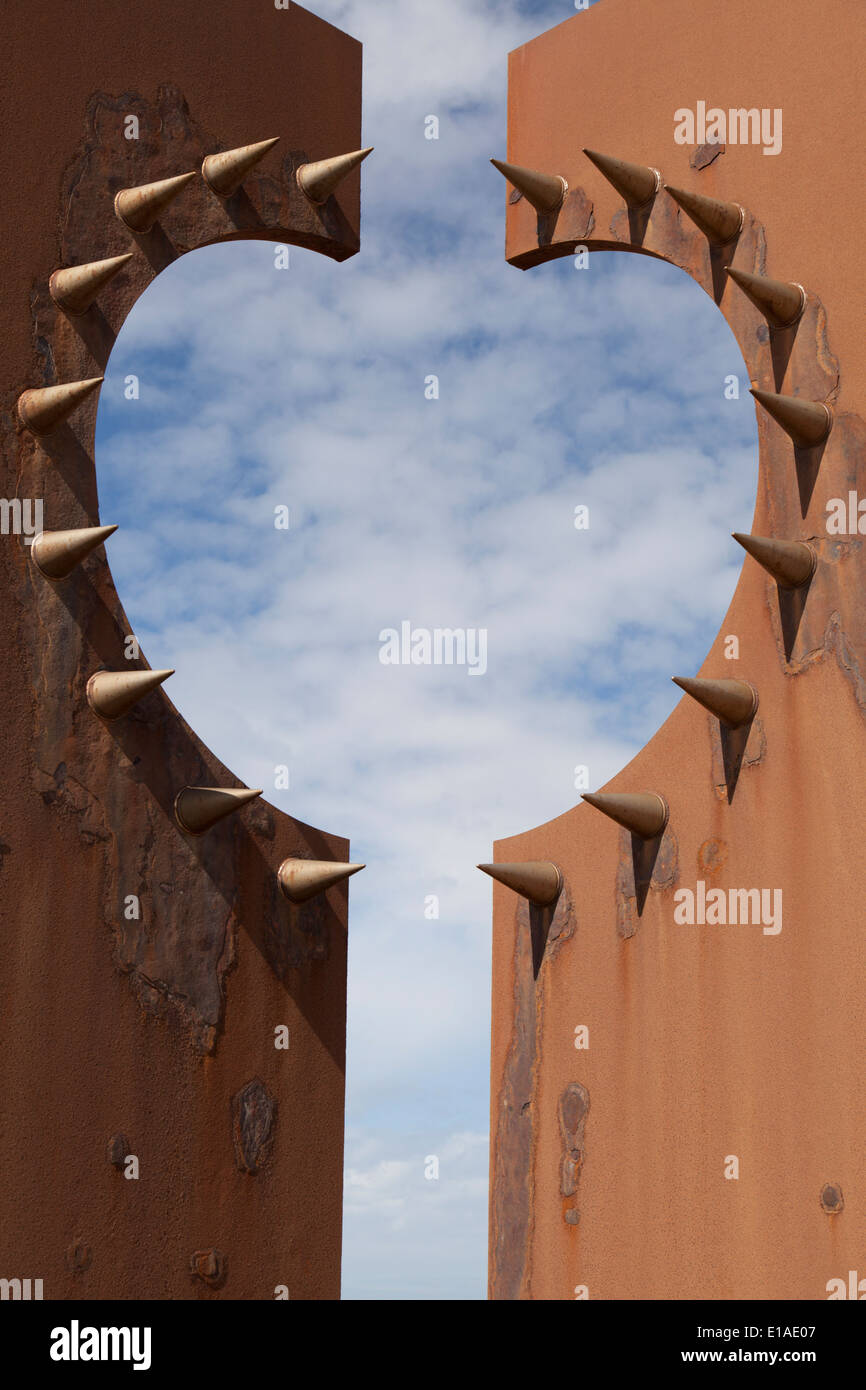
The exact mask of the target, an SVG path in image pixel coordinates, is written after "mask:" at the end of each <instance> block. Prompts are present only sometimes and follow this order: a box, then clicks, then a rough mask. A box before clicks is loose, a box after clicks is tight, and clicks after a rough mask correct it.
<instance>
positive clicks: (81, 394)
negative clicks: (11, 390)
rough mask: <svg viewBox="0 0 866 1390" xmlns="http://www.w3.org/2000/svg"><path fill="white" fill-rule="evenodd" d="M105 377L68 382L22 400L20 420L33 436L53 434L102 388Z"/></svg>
mask: <svg viewBox="0 0 866 1390" xmlns="http://www.w3.org/2000/svg"><path fill="white" fill-rule="evenodd" d="M104 380H105V378H104V377H101V376H91V377H88V378H87V379H86V380H85V381H65V382H63V383H62V384H61V385H60V386H39V387H34V389H33V390H31V391H22V393H21V395H20V396H19V397H18V418H19V419H20V421H21V423H22V425H24V426H25V427H26V428H27V429H28V430H29V431H30V433H31V434H50V433H51V431H52V430H56V429H57V427H58V425H62V424H63V421H64V420H65V419H66V418H67V416H69V415H71V414H72V412H73V410H75V409H77V407H78V406H79V405H81V402H82V401H83V400H86V398H87V397H88V396H89V395H90V394H91V392H92V391H95V390H96V388H97V387H98V386H101V385H102V383H103V381H104Z"/></svg>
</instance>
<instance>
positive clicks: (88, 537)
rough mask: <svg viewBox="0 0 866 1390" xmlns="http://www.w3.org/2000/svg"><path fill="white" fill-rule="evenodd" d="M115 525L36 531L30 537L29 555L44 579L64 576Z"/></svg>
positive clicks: (113, 530) (100, 543)
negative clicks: (36, 534) (31, 540)
mask: <svg viewBox="0 0 866 1390" xmlns="http://www.w3.org/2000/svg"><path fill="white" fill-rule="evenodd" d="M116 530H117V527H116V526H82V527H80V528H79V529H78V530H76V531H40V532H39V535H38V536H34V537H33V544H32V545H31V546H30V558H31V560H32V561H33V563H34V565H35V566H36V568H37V569H38V570H39V572H40V574H44V575H45V578H46V579H65V578H66V576H67V575H68V574H71V573H72V571H73V570H74V569H75V567H76V565H80V564H81V561H82V560H83V559H85V557H86V556H88V555H89V554H90V552H91V550H96V548H97V546H100V545H102V543H103V541H107V540H108V537H109V536H113V535H114V533H115V531H116Z"/></svg>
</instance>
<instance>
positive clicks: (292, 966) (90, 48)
mask: <svg viewBox="0 0 866 1390" xmlns="http://www.w3.org/2000/svg"><path fill="white" fill-rule="evenodd" d="M4 32H5V37H6V48H7V57H8V61H7V62H6V64H5V67H4V75H3V82H2V91H0V122H2V126H3V130H4V138H3V142H2V147H0V183H2V187H3V189H4V196H3V213H2V215H3V223H4V228H3V245H4V267H3V280H2V321H3V335H2V341H0V433H2V444H3V449H2V482H0V492H2V494H3V496H4V498H6V499H7V500H9V499H16V498H18V499H38V498H41V499H43V504H44V526H45V528H46V530H59V529H66V528H73V527H83V526H93V525H97V524H99V523H101V522H103V521H104V520H105V519H104V518H101V517H100V516H99V508H98V496H97V471H96V468H95V464H94V457H93V434H94V422H95V418H96V407H97V397H96V396H91V397H90V398H89V399H88V400H87V401H86V402H85V403H84V404H83V405H82V406H80V407H79V408H78V410H77V411H76V412H75V413H74V414H73V415H72V416H71V417H70V418H69V420H68V421H66V423H65V424H63V425H61V426H60V428H59V429H57V430H56V431H54V432H53V433H51V434H50V435H46V436H45V437H43V438H39V439H37V438H36V437H34V436H33V435H32V434H30V433H28V432H27V431H26V430H24V429H23V428H22V426H21V423H20V421H19V420H18V417H17V413H16V408H15V407H16V400H17V397H18V395H19V394H20V393H21V392H22V391H24V390H25V389H27V388H40V387H44V386H47V385H52V384H54V383H57V382H67V381H74V380H78V379H84V378H90V377H95V376H99V375H101V373H102V371H103V369H104V366H105V363H106V361H107V358H108V354H109V352H110V349H111V345H112V343H113V341H114V339H115V337H116V335H117V333H118V331H119V329H120V327H121V325H122V323H123V320H124V318H125V316H126V314H127V313H128V312H129V309H130V308H131V306H132V304H133V303H134V302H135V300H136V298H137V297H138V295H139V294H140V293H141V292H142V291H143V290H144V289H145V287H146V286H147V285H148V284H149V283H150V281H151V280H152V279H153V277H154V276H155V275H156V274H157V273H158V272H159V270H161V269H162V268H163V267H164V266H166V265H167V264H169V263H170V262H171V261H172V260H173V259H174V258H175V257H176V256H177V255H180V254H183V253H184V252H185V251H187V250H189V249H192V248H194V247H197V246H202V245H205V244H207V243H209V242H215V241H223V240H229V239H235V238H242V237H260V238H264V239H266V240H268V241H274V242H292V243H295V244H299V245H303V246H307V247H311V248H313V249H315V250H319V251H321V252H323V253H324V254H326V255H328V256H331V257H333V258H334V259H335V260H342V259H345V258H346V257H348V256H350V255H352V254H353V253H354V252H355V251H357V249H358V217H359V178H358V174H357V173H354V174H352V175H350V176H349V177H348V178H347V180H346V181H345V183H344V184H342V185H341V187H340V188H339V190H338V191H337V193H336V194H335V196H334V197H332V198H331V199H330V200H329V202H328V203H327V204H325V205H324V206H322V207H313V206H312V205H311V204H310V202H309V201H308V200H307V199H306V198H305V197H304V195H303V193H302V192H301V191H300V189H298V187H297V186H296V182H295V179H294V169H295V168H297V166H298V165H299V164H301V163H303V162H305V161H309V160H318V159H322V158H328V157H330V156H332V155H336V154H340V153H342V152H347V151H352V150H356V149H358V147H359V146H360V144H361V138H360V136H361V129H360V81H361V52H360V46H359V45H358V44H357V43H356V42H355V41H354V40H353V39H351V38H349V37H347V36H346V35H344V34H342V33H340V32H339V31H338V30H337V29H335V28H333V27H332V26H331V25H329V24H326V23H325V22H323V21H322V20H319V19H317V18H315V17H314V16H312V15H311V14H309V13H307V12H306V11H305V10H303V9H301V8H300V6H298V5H295V4H292V5H291V7H290V8H288V9H286V10H278V9H277V8H276V7H275V6H274V5H273V4H266V5H257V6H250V5H246V4H242V3H239V0H212V3H209V4H208V5H207V6H206V7H205V9H204V10H202V9H201V8H200V7H198V6H188V5H180V4H178V3H175V0H151V3H149V4H147V5H130V6H123V5H120V6H119V5H117V4H114V3H109V0H91V3H88V4H87V5H86V6H82V7H79V8H77V9H76V11H75V13H74V15H73V14H72V12H71V11H70V8H69V6H68V5H65V4H62V3H60V0H46V2H45V3H44V4H40V5H38V6H36V7H33V6H30V5H26V4H24V3H18V4H16V5H15V7H14V10H13V12H12V13H6V14H5V15H4ZM127 116H137V117H138V121H139V138H138V139H127V138H125V133H124V132H125V118H126V117H127ZM276 135H278V136H280V137H281V138H280V142H279V144H278V145H276V146H275V147H274V148H273V149H272V150H269V151H268V152H267V155H266V156H265V158H263V159H262V161H261V162H260V163H259V164H258V165H257V166H256V167H255V168H254V169H253V170H251V172H250V174H249V175H248V177H247V178H246V179H245V180H244V183H243V185H242V187H241V189H240V190H239V191H238V192H237V193H236V194H234V195H233V196H232V197H231V198H228V199H225V200H222V199H220V198H218V197H217V196H216V195H215V194H214V193H213V192H211V191H210V190H209V189H208V187H207V186H206V184H205V183H204V182H203V180H202V179H201V177H200V174H198V173H197V174H196V177H195V179H193V180H191V181H190V182H189V184H187V185H186V186H185V187H184V188H183V189H182V190H181V191H180V192H179V194H178V196H177V197H176V198H175V199H174V201H173V202H172V203H171V204H170V205H169V206H168V207H167V208H166V209H165V211H164V212H163V213H162V214H161V215H160V218H159V220H158V222H157V224H156V225H155V226H154V228H153V229H152V231H149V232H147V233H144V234H141V235H136V234H133V233H131V232H130V231H129V230H128V229H127V228H126V227H125V226H124V225H123V223H122V222H121V221H120V220H118V218H116V217H115V215H114V208H113V202H114V195H115V193H116V192H117V191H118V190H119V189H122V188H129V187H133V186H136V185H140V184H144V183H150V182H153V181H156V180H160V179H164V178H169V177H171V176H173V175H176V174H182V173H186V172H188V171H191V170H196V171H198V170H200V167H201V163H202V159H203V158H204V156H205V155H207V154H210V153H214V152H216V151H220V150H228V149H232V148H235V147H237V146H241V145H244V144H249V143H251V142H255V141H258V140H262V139H268V138H270V137H272V136H276ZM130 251H131V252H134V257H133V259H132V260H131V261H130V262H129V263H128V264H127V265H126V266H125V267H123V268H122V270H121V271H120V273H119V274H117V275H116V276H115V278H113V279H112V280H111V281H110V283H108V284H107V285H106V286H105V288H104V289H103V290H102V291H101V293H100V294H99V295H98V297H97V299H96V302H95V303H94V304H93V305H92V306H91V308H89V309H88V310H87V312H86V313H85V314H83V315H79V316H67V315H66V314H64V313H63V312H62V311H61V310H60V309H59V308H58V307H57V305H56V304H55V303H54V301H53V300H52V298H51V296H50V294H49V279H50V276H51V274H52V272H53V271H55V270H56V269H58V268H59V267H63V266H74V265H78V264H82V263H85V262H91V261H97V260H101V259H104V258H106V257H112V256H119V255H123V254H125V253H127V252H130ZM335 273H338V272H337V271H336V269H335ZM134 466H135V464H134V460H133V461H131V462H130V467H131V468H134ZM109 520H110V518H109ZM109 561H110V541H109V542H108V547H107V549H106V550H104V551H103V550H101V549H100V550H97V551H95V552H94V553H93V554H92V555H90V556H88V558H87V559H86V560H85V561H84V562H83V564H82V565H81V566H80V567H79V568H78V569H77V570H75V571H74V572H73V573H72V574H71V575H70V576H69V577H68V578H67V579H63V580H61V581H60V582H58V583H56V584H55V583H52V582H51V581H50V580H49V579H47V578H45V577H44V576H43V575H42V574H40V572H39V571H38V570H37V568H36V567H35V565H34V564H33V563H32V562H31V560H30V556H29V548H28V547H27V546H25V544H24V543H23V541H22V538H21V537H20V536H16V535H12V534H4V535H3V536H0V566H2V611H3V623H2V641H3V659H2V666H0V709H2V720H0V759H2V796H0V1096H2V1100H0V1111H2V1124H0V1173H2V1182H0V1276H2V1277H3V1278H9V1279H13V1278H39V1279H42V1280H43V1282H44V1296H45V1298H52V1299H64V1298H69V1299H92V1298H119V1299H127V1298H151V1299H168V1298H171V1299H184V1298H214V1297H226V1298H234V1299H238V1298H240V1299H259V1298H265V1299H271V1298H273V1297H274V1296H275V1290H277V1288H278V1287H282V1288H283V1289H284V1290H287V1291H288V1295H289V1296H290V1297H291V1298H301V1299H313V1298H336V1297H338V1296H339V1287H340V1236H341V1190H342V1150H343V1099H344V1072H345V1067H344V1062H345V1002H346V1000H345V994H346V921H347V891H346V885H345V884H342V885H339V886H337V887H334V888H332V889H330V890H328V892H327V893H326V894H325V895H322V896H320V897H318V898H316V899H314V900H312V901H310V902H308V903H305V904H304V905H302V906H294V905H292V904H290V903H289V902H287V900H286V899H285V897H284V896H283V894H282V893H281V892H280V890H279V884H278V880H277V869H278V866H279V865H280V863H281V862H282V861H283V860H284V859H286V858H288V857H293V858H310V859H316V860H334V859H336V860H346V859H348V857H349V854H348V849H349V846H348V842H347V841H345V840H344V839H341V838H339V837H337V836H334V835H330V834H327V833H325V832H323V831H319V830H315V829H313V828H312V827H310V826H307V825H304V824H302V823H300V822H298V821H295V820H293V819H291V818H290V817H288V816H286V815H284V814H282V813H280V812H278V811H276V810H275V809H274V808H272V807H270V806H268V805H267V804H266V803H265V801H264V800H263V799H260V800H258V801H256V802H253V803H251V804H250V805H248V806H246V807H245V808H243V809H242V810H240V811H238V812H237V813H236V814H235V815H233V816H231V817H229V818H228V819H227V820H224V821H222V822H221V823H220V824H219V825H217V826H215V827H214V828H213V829H212V830H210V831H208V832H207V833H206V834H205V835H203V836H201V837H198V838H191V837H189V836H186V835H184V834H183V833H182V832H181V830H180V829H179V827H178V825H177V824H176V822H175V820H174V817H173V803H174V798H175V795H176V793H177V792H178V791H179V790H180V789H181V788H182V787H184V786H187V785H192V786H200V785H204V786H216V787H220V786H222V787H235V786H237V779H236V777H234V775H233V774H232V773H231V771H230V770H229V769H228V768H226V767H225V766H223V765H222V764H221V763H220V761H219V760H218V758H217V757H216V756H215V755H214V754H213V753H211V752H210V751H209V750H208V749H207V748H206V747H204V745H203V744H202V743H201V742H200V740H199V739H198V738H197V737H196V735H195V734H194V732H193V731H192V730H191V729H190V728H189V727H188V726H187V725H186V723H185V722H184V721H183V719H181V718H180V716H179V715H178V713H177V711H176V710H175V709H174V708H173V706H172V704H171V701H170V698H169V696H170V690H169V691H168V692H167V691H166V690H162V689H161V690H156V691H153V692H151V693H150V694H148V695H147V696H146V697H145V698H144V699H143V700H142V701H141V703H140V704H139V705H138V706H136V708H135V709H134V710H133V711H132V712H130V713H129V714H126V715H124V716H123V717H122V718H120V719H118V720H116V721H114V722H112V723H107V722H103V721H102V720H100V719H99V718H98V717H97V716H96V715H95V714H94V712H93V711H92V710H91V708H90V707H89V705H88V703H87V699H86V696H85V689H86V685H87V681H88V679H89V677H90V676H91V675H92V674H93V673H94V671H96V670H97V669H99V668H100V667H107V668H109V669H121V670H122V669H132V668H135V667H136V666H138V667H145V666H146V662H145V660H144V654H143V655H142V657H141V659H140V660H139V661H133V662H129V661H127V660H126V658H125V642H124V639H125V637H126V635H127V634H128V633H129V624H128V622H127V619H126V617H125V615H124V613H123V609H122V607H121V605H120V602H119V600H118V596H117V594H116V592H115V589H114V586H113V583H112V579H111V574H110V571H109ZM131 899H138V902H139V904H140V915H139V916H138V917H136V916H135V908H134V906H132V905H131V902H130V900H131ZM283 1025H284V1026H285V1027H287V1028H288V1037H289V1046H288V1050H285V1049H278V1048H277V1047H275V1038H276V1035H275V1030H276V1029H278V1028H280V1027H281V1026H283ZM129 1155H135V1156H136V1158H137V1160H138V1169H139V1176H138V1178H137V1179H135V1178H131V1177H128V1176H126V1175H125V1170H126V1169H128V1170H129V1171H132V1169H131V1167H130V1165H128V1164H126V1162H125V1160H126V1159H127V1158H128V1156H129Z"/></svg>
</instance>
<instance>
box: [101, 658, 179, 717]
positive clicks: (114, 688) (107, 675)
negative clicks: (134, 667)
mask: <svg viewBox="0 0 866 1390" xmlns="http://www.w3.org/2000/svg"><path fill="white" fill-rule="evenodd" d="M173 675H174V669H173V668H172V670H170V671H97V672H96V673H95V675H92V676H91V677H90V680H89V681H88V682H87V703H88V704H89V705H90V708H91V709H92V710H94V711H95V712H96V713H97V714H98V715H99V716H100V718H101V719H119V718H120V716H121V715H122V714H126V713H127V711H128V710H131V709H132V707H133V705H136V704H138V701H139V700H143V699H144V697H145V695H148V694H149V693H150V691H151V690H155V689H156V687H157V686H158V685H162V683H163V681H166V680H168V678H169V676H173Z"/></svg>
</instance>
